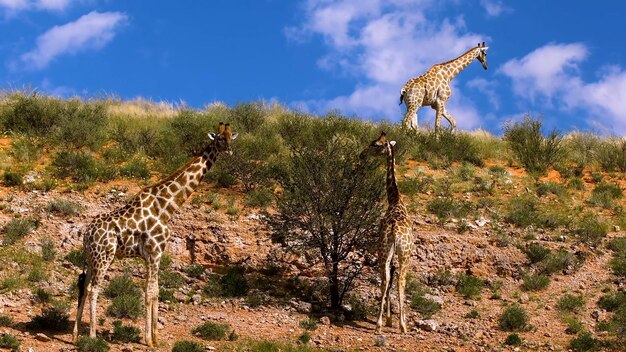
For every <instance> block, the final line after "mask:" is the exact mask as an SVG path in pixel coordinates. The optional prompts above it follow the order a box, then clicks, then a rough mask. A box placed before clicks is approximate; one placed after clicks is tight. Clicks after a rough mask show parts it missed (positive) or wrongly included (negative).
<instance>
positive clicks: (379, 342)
mask: <svg viewBox="0 0 626 352" xmlns="http://www.w3.org/2000/svg"><path fill="white" fill-rule="evenodd" d="M386 344H387V338H386V337H385V335H376V336H374V345H375V346H376V347H383V346H385V345H386Z"/></svg>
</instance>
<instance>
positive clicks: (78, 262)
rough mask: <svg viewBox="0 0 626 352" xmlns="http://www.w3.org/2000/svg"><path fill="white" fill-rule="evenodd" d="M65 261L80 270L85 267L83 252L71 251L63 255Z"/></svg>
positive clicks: (78, 250)
mask: <svg viewBox="0 0 626 352" xmlns="http://www.w3.org/2000/svg"><path fill="white" fill-rule="evenodd" d="M65 260H67V261H68V262H70V263H72V264H73V265H74V266H76V267H78V268H80V269H82V268H83V267H84V266H85V265H86V261H87V258H85V252H84V251H83V250H81V249H73V250H71V251H69V252H68V253H67V254H66V255H65Z"/></svg>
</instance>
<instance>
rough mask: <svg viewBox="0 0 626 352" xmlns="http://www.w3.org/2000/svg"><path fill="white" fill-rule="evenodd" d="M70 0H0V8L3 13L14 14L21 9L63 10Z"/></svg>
mask: <svg viewBox="0 0 626 352" xmlns="http://www.w3.org/2000/svg"><path fill="white" fill-rule="evenodd" d="M70 2H71V1H70V0H0V10H4V12H5V15H7V16H9V17H10V16H14V15H16V14H17V13H19V12H21V11H26V10H41V11H63V10H65V9H66V8H67V7H68V6H69V5H70Z"/></svg>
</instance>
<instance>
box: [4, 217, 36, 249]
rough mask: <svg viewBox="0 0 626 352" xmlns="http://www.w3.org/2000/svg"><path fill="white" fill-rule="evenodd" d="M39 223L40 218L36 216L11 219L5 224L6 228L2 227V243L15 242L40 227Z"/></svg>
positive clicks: (9, 243)
mask: <svg viewBox="0 0 626 352" xmlns="http://www.w3.org/2000/svg"><path fill="white" fill-rule="evenodd" d="M39 224H40V220H39V219H38V218H34V217H28V218H22V219H18V218H13V219H11V220H10V221H9V222H8V223H7V224H6V225H4V228H2V232H4V239H3V240H2V243H3V244H4V245H11V244H14V243H15V242H17V241H19V240H21V239H22V238H24V237H26V235H28V234H29V233H30V232H31V231H33V230H35V229H36V228H37V227H39Z"/></svg>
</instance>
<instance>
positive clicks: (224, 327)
mask: <svg viewBox="0 0 626 352" xmlns="http://www.w3.org/2000/svg"><path fill="white" fill-rule="evenodd" d="M229 329H230V325H228V324H218V323H213V322H210V321H207V322H205V323H204V324H202V325H199V326H196V327H195V328H194V329H193V330H191V333H192V334H194V335H197V336H199V337H201V338H203V339H205V340H224V339H226V336H227V333H228V330H229Z"/></svg>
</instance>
